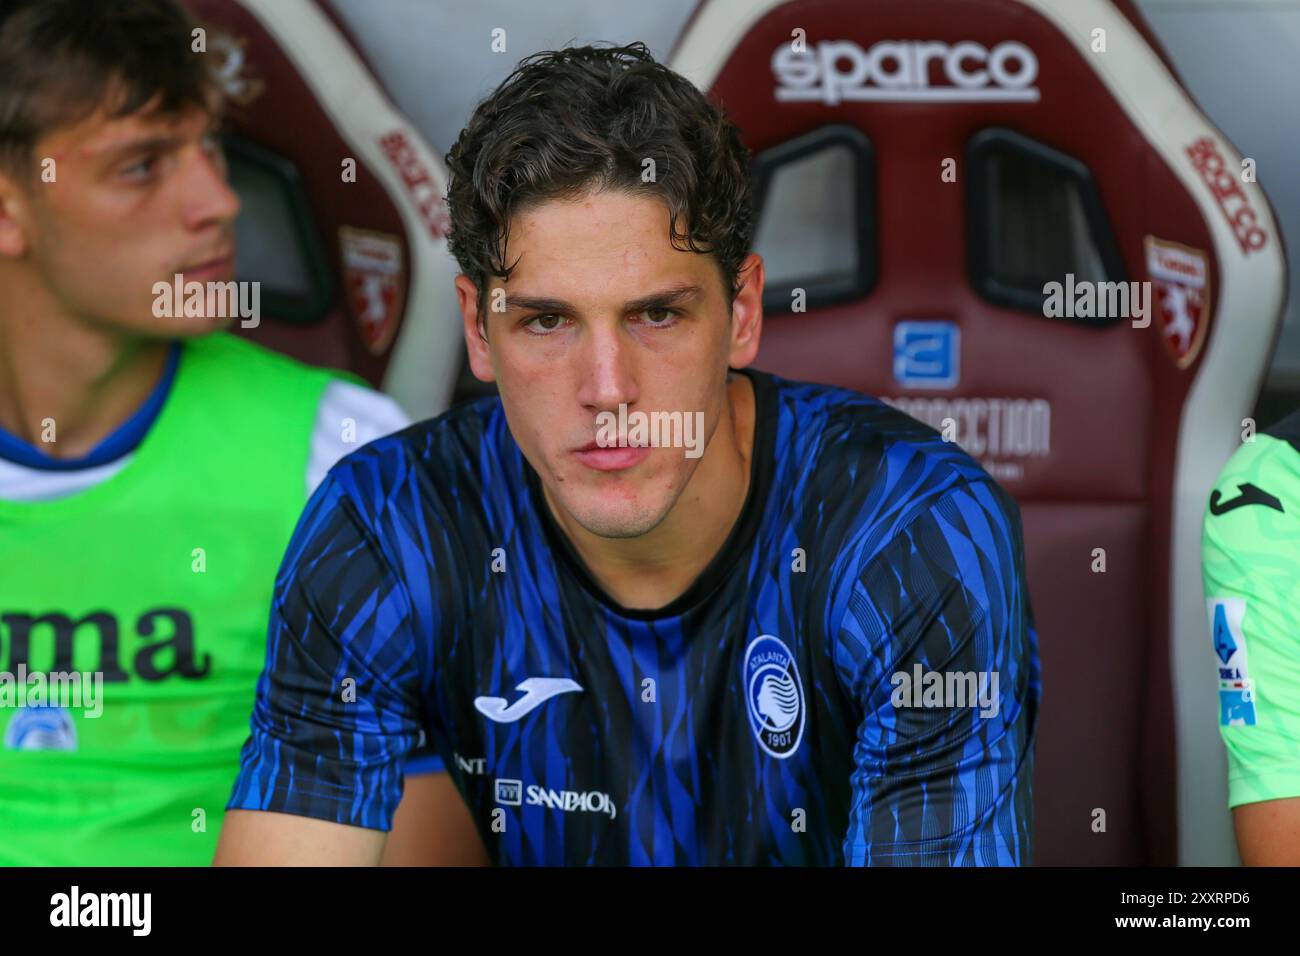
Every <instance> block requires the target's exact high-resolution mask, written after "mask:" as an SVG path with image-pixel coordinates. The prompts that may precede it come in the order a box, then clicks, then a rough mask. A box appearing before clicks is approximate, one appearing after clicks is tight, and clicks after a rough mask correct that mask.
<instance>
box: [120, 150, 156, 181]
mask: <svg viewBox="0 0 1300 956" xmlns="http://www.w3.org/2000/svg"><path fill="white" fill-rule="evenodd" d="M157 168H158V157H157V156H155V155H152V154H151V155H148V156H142V157H140V158H139V159H137V160H136V161H135V162H133V163H130V164H128V165H126V166H123V167H122V168H121V169H119V170H118V173H117V175H118V178H119V179H124V180H126V181H127V182H135V183H139V182H147V181H148V180H149V178H150V177H151V176H152V175H153V174H154V172H155V171H156V170H157Z"/></svg>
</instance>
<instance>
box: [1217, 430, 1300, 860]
mask: <svg viewBox="0 0 1300 956" xmlns="http://www.w3.org/2000/svg"><path fill="white" fill-rule="evenodd" d="M1201 548H1202V551H1201V555H1202V570H1203V573H1204V578H1205V598H1206V604H1207V607H1208V610H1209V616H1210V631H1211V635H1212V640H1213V645H1214V654H1215V658H1216V661H1215V664H1216V666H1217V667H1218V671H1219V734H1220V735H1221V736H1222V737H1223V743H1224V745H1225V746H1226V747H1227V750H1228V806H1230V807H1231V808H1232V810H1233V813H1232V818H1233V823H1234V825H1235V827H1236V830H1237V848H1238V850H1239V851H1240V853H1241V859H1242V862H1243V863H1246V864H1248V865H1273V866H1300V412H1296V413H1294V414H1292V415H1290V416H1289V417H1287V418H1285V419H1283V420H1282V421H1281V422H1279V423H1278V424H1276V425H1274V426H1273V427H1271V428H1269V429H1267V430H1265V431H1264V432H1263V433H1261V434H1259V435H1257V436H1255V440H1254V441H1250V442H1245V443H1243V444H1242V446H1241V447H1240V448H1239V449H1237V451H1236V453H1235V454H1234V455H1233V456H1232V458H1231V459H1229V461H1228V464H1227V466H1226V467H1225V468H1224V469H1223V473H1222V474H1220V475H1219V480H1218V482H1217V483H1216V484H1215V487H1214V491H1213V492H1212V493H1211V495H1210V504H1209V508H1208V509H1207V511H1206V513H1205V528H1204V533H1203V535H1202V539H1201Z"/></svg>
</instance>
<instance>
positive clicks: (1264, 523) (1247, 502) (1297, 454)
mask: <svg viewBox="0 0 1300 956" xmlns="http://www.w3.org/2000/svg"><path fill="white" fill-rule="evenodd" d="M1204 521H1205V524H1204V533H1205V537H1206V540H1207V541H1218V542H1221V543H1224V544H1228V545H1232V544H1233V543H1234V542H1235V543H1237V544H1241V543H1243V542H1246V541H1249V542H1251V543H1252V544H1253V545H1259V546H1266V545H1267V543H1268V542H1269V541H1270V540H1277V541H1279V542H1281V541H1282V539H1283V538H1286V539H1289V541H1290V542H1294V540H1295V534H1296V531H1297V530H1298V529H1300V524H1298V523H1297V522H1300V410H1298V411H1296V412H1294V413H1292V414H1291V415H1289V416H1287V417H1286V418H1284V419H1282V420H1281V421H1279V422H1277V423H1276V424H1274V425H1271V426H1269V427H1268V428H1266V429H1264V430H1263V431H1262V432H1260V433H1258V434H1256V435H1254V436H1253V440H1248V441H1243V442H1242V443H1241V446H1240V447H1239V448H1238V449H1237V450H1236V451H1235V452H1233V454H1232V457H1231V458H1229V459H1228V461H1227V463H1226V464H1225V465H1224V467H1223V470H1222V471H1221V472H1220V473H1219V476H1218V478H1217V480H1216V481H1215V483H1214V488H1213V490H1212V491H1211V492H1210V497H1209V500H1208V501H1207V502H1206V508H1205V516H1204ZM1291 546H1294V545H1293V544H1291Z"/></svg>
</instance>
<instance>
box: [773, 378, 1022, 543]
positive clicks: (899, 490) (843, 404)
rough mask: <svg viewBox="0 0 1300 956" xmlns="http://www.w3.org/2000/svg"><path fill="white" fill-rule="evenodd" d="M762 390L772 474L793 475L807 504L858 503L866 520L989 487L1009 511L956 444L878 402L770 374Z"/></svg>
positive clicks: (1004, 500)
mask: <svg viewBox="0 0 1300 956" xmlns="http://www.w3.org/2000/svg"><path fill="white" fill-rule="evenodd" d="M766 385H767V387H768V388H769V389H770V390H771V392H772V393H773V397H772V399H771V401H770V402H769V404H770V406H771V407H773V408H774V409H775V412H774V414H775V416H776V422H775V428H774V435H775V454H776V457H777V469H778V473H779V472H781V471H785V472H787V473H788V474H790V475H795V476H797V478H798V481H799V483H800V484H801V485H802V486H803V488H804V492H803V497H805V498H807V499H808V500H811V501H826V500H837V501H842V500H849V501H858V502H860V503H861V504H862V505H863V506H864V507H866V511H867V514H868V515H872V514H874V515H876V516H878V517H881V518H883V517H886V516H888V517H891V518H897V517H898V516H899V515H900V514H902V515H905V516H906V517H911V516H914V515H915V514H917V513H919V512H920V511H923V510H925V509H926V508H927V507H931V506H933V505H935V504H936V503H938V502H939V501H940V500H942V499H944V498H946V497H951V496H953V495H960V494H963V493H967V492H970V491H971V489H973V488H980V489H984V488H987V489H989V490H990V493H991V494H992V495H993V496H994V497H995V498H996V499H997V500H998V506H999V507H1002V508H1009V509H1015V504H1014V502H1013V501H1012V499H1011V498H1010V496H1008V495H1006V494H1005V492H1003V491H1002V489H1001V488H1000V486H998V485H997V483H996V482H995V481H994V480H993V478H992V477H990V475H989V474H988V472H986V471H985V470H984V468H982V467H981V466H980V464H979V463H978V462H977V461H975V460H974V459H973V458H972V457H971V456H970V455H969V454H967V453H966V452H965V451H964V450H963V449H962V448H961V447H960V446H959V445H958V444H957V443H956V442H955V441H951V440H945V439H944V437H943V436H942V435H941V434H940V433H939V432H938V431H936V430H935V429H934V428H932V427H930V426H929V425H927V424H925V423H924V422H921V421H918V420H917V419H915V418H913V417H912V416H911V415H908V414H907V413H906V412H904V411H902V410H900V409H898V408H895V407H893V406H892V405H889V404H887V403H885V402H883V401H881V400H880V399H878V398H875V397H873V396H870V395H866V394H863V393H861V392H856V391H853V390H851V389H847V388H841V387H838V386H832V385H821V384H815V383H810V382H796V381H792V380H788V379H783V378H780V377H779V376H773V375H768V376H766ZM867 506H869V507H867Z"/></svg>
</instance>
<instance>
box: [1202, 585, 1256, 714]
mask: <svg viewBox="0 0 1300 956" xmlns="http://www.w3.org/2000/svg"><path fill="white" fill-rule="evenodd" d="M1205 605H1206V609H1207V611H1208V612H1209V616H1210V633H1211V634H1212V635H1213V641H1214V654H1215V657H1216V658H1217V664H1218V668H1219V726H1220V727H1252V726H1254V724H1255V685H1254V683H1253V682H1252V681H1251V679H1250V668H1249V666H1248V662H1247V658H1246V637H1245V632H1244V630H1243V629H1242V621H1243V620H1244V619H1245V616H1246V599H1245V598H1239V597H1227V598H1220V597H1214V598H1209V599H1208V600H1206V602H1205Z"/></svg>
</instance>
